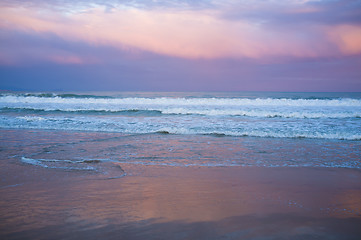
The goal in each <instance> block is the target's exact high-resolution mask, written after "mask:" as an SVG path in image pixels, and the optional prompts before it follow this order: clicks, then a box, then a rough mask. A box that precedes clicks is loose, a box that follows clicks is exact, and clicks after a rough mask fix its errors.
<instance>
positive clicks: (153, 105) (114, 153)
mask: <svg viewBox="0 0 361 240" xmlns="http://www.w3.org/2000/svg"><path fill="white" fill-rule="evenodd" d="M0 128H1V129H3V130H6V129H22V130H24V131H26V130H32V131H44V130H46V132H47V137H45V138H49V139H51V138H52V137H51V136H55V135H59V134H60V135H61V134H64V133H73V134H70V136H73V137H68V138H62V141H59V142H58V143H54V144H52V145H49V146H47V148H46V150H44V149H43V150H41V151H40V150H37V151H28V152H27V151H22V153H21V154H20V155H19V154H15V155H16V156H17V157H18V159H19V161H22V162H23V163H24V164H30V165H36V166H40V167H47V168H58V169H62V168H67V169H78V170H79V169H83V170H84V171H92V170H94V169H95V170H97V169H98V168H99V167H98V166H102V167H101V168H102V169H103V168H106V166H107V165H106V164H109V162H113V163H114V162H116V163H122V162H123V163H125V162H126V163H133V164H144V165H171V166H262V167H330V168H334V167H343V168H354V169H360V168H361V160H360V156H361V150H360V149H361V93H276V92H235V93H198V92H191V93H179V92H177V93H164V92H162V93H155V92H152V93H145V92H135V93H129V92H112V93H104V92H97V93H2V94H1V95H0ZM3 134H4V133H3ZM67 136H68V135H67ZM75 136H78V137H75ZM79 136H81V137H79ZM29 137H30V138H31V136H30V135H29ZM27 141H28V142H29V144H30V142H32V144H33V143H34V141H33V140H31V139H24V144H25V142H27ZM36 141H40V140H39V139H38V140H36ZM36 141H35V142H36ZM3 145H5V147H8V146H6V144H5V143H4V142H3ZM96 164H97V165H96ZM85 165H86V166H85ZM103 165H104V166H105V167H104V166H103ZM94 166H97V167H96V168H94Z"/></svg>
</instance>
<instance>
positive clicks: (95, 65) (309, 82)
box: [0, 0, 361, 92]
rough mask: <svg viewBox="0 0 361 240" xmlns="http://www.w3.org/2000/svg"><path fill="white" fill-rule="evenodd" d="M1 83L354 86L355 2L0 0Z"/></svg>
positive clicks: (107, 87) (17, 86)
mask: <svg viewBox="0 0 361 240" xmlns="http://www.w3.org/2000/svg"><path fill="white" fill-rule="evenodd" d="M0 90H20V91H301V92H302V91H311V92H320V91H321V92H328V91H330V92H339V91H346V92H349V91H351V92H352V91H359V92H361V1H360V0H343V1H339V0H282V1H277V0H263V1H260V0H253V1H251V0H222V1H221V0H199V1H191V0H183V1H182V0H174V1H164V0H149V1H145V0H110V1H100V0H0Z"/></svg>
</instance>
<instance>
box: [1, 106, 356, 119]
mask: <svg viewBox="0 0 361 240" xmlns="http://www.w3.org/2000/svg"><path fill="white" fill-rule="evenodd" d="M0 112H24V113H29V114H31V113H41V112H48V113H51V112H52V113H76V114H104V115H110V114H119V115H144V116H155V115H161V114H164V115H204V116H243V117H259V118H361V110H360V111H346V112H341V111H340V112H327V111H322V110H318V111H305V110H302V109H301V110H299V111H283V112H282V111H277V110H273V111H271V110H256V109H250V110H238V109H208V110H207V109H204V110H202V109H191V108H190V109H187V108H164V109H162V108H161V107H159V108H157V109H142V108H140V109H134V108H131V109H119V110H116V109H110V108H109V109H87V108H82V107H81V106H78V107H77V108H75V107H73V108H62V109H61V108H51V107H38V108H33V107H3V108H0Z"/></svg>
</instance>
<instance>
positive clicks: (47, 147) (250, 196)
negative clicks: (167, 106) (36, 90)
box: [0, 129, 361, 239]
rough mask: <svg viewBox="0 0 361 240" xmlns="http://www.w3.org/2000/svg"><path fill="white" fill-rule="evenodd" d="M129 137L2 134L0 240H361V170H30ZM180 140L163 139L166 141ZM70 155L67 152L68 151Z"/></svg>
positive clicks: (126, 165)
mask: <svg viewBox="0 0 361 240" xmlns="http://www.w3.org/2000/svg"><path fill="white" fill-rule="evenodd" d="M124 137H126V136H123V135H121V134H119V135H117V134H109V133H96V134H95V133H84V132H69V131H66V132H64V131H49V130H45V131H44V130H13V129H8V130H6V129H3V130H1V138H2V139H1V152H0V154H1V186H0V196H1V197H0V203H1V204H0V206H1V217H0V222H1V226H0V236H1V238H2V239H84V238H88V239H99V238H102V239H358V238H359V236H360V234H361V230H360V228H359V226H360V223H361V200H360V199H361V173H360V170H359V169H352V168H326V167H287V166H286V167H269V166H268V167H264V166H263V167H262V166H206V165H203V166H202V165H201V164H200V165H198V166H191V165H189V166H188V165H182V166H181V165H180V164H175V165H169V164H163V165H161V164H139V163H130V162H129V161H127V162H113V163H111V164H112V166H111V167H110V166H108V165H105V164H108V163H102V162H100V161H87V162H82V163H68V164H71V166H72V168H71V166H69V165H66V167H65V165H58V163H57V162H49V161H48V162H42V164H39V162H38V164H34V162H31V163H29V162H27V161H26V160H27V159H30V158H31V157H32V156H33V158H34V159H35V155H36V154H38V155H39V153H41V154H40V155H39V156H36V159H45V155H49V157H48V158H47V159H53V158H55V156H57V158H61V155H62V154H61V152H68V151H69V149H73V152H72V155H73V156H77V157H78V158H79V159H80V158H81V154H85V155H89V152H90V153H91V152H92V151H93V150H94V149H95V150H96V151H98V150H99V149H102V148H104V146H108V147H114V144H115V142H116V143H118V144H119V143H120V142H121V141H120V139H122V138H124ZM128 137H129V136H128ZM175 137H176V138H179V136H172V135H169V134H166V135H164V134H157V135H156V138H157V139H158V141H159V139H163V141H164V142H171V141H174V138H175ZM207 137H208V138H209V136H207ZM137 138H138V139H139V141H141V142H142V141H144V136H143V137H141V136H138V137H137ZM183 138H184V137H183ZM212 138H213V139H215V141H217V142H220V143H221V142H222V141H224V142H227V139H226V138H224V137H214V136H212ZM186 139H188V140H192V141H194V139H192V137H190V136H187V137H186V138H184V139H183V140H186ZM197 139H198V141H199V142H202V141H205V142H207V143H208V142H209V139H203V140H202V139H200V138H199V137H198V136H197ZM178 140H179V139H178ZM255 141H257V139H256V140H255ZM75 143H78V144H79V143H81V147H80V146H79V147H76V145H77V144H75ZM173 143H174V142H173ZM259 143H262V141H259ZM122 144H123V145H122V146H123V147H126V144H124V143H122ZM262 144H264V142H263V143H262ZM355 144H358V142H355ZM55 146H56V148H57V151H55V149H54V148H55ZM220 146H222V144H220ZM303 146H307V144H305V145H303ZM64 147H68V148H69V149H63V150H64V151H61V150H62V148H64ZM97 147H98V148H97ZM128 147H129V146H128ZM299 147H302V146H301V145H299ZM79 149H83V150H82V151H81V150H79ZM65 150H66V151H65ZM186 150H188V151H189V149H186ZM155 151H158V150H157V149H155ZM107 152H109V151H107ZM148 154H149V156H148V157H151V156H152V157H153V158H155V156H154V154H155V153H154V152H152V153H150V152H149V153H148ZM160 155H161V154H160ZM24 156H25V157H26V158H25V160H24ZM63 156H65V158H66V154H64V155H63ZM45 164H47V165H46V167H45V166H44V165H45ZM52 164H53V165H52ZM61 164H63V163H61ZM81 164H84V165H87V166H86V167H84V166H82V165H81ZM99 164H103V165H102V166H100V167H99V166H97V165H99ZM80 166H82V168H80ZM91 167H97V168H96V169H97V171H92V169H91ZM114 167H116V169H115V168H114ZM86 169H88V170H89V171H88V170H86Z"/></svg>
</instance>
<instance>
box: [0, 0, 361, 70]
mask: <svg viewBox="0 0 361 240" xmlns="http://www.w3.org/2000/svg"><path fill="white" fill-rule="evenodd" d="M301 10H302V9H301ZM306 10H307V11H311V10H312V11H313V10H314V9H311V10H310V9H306ZM306 10H302V11H306ZM295 11H296V10H295ZM0 13H1V14H0V22H1V23H0V28H7V29H17V30H22V31H28V30H31V31H36V32H39V33H45V32H50V33H54V34H56V35H58V36H59V37H61V38H63V39H65V40H68V41H84V42H86V43H88V44H94V45H104V46H112V47H116V48H119V49H122V50H127V49H129V50H130V49H140V50H145V51H150V52H154V53H157V54H163V55H169V56H176V57H181V58H206V59H214V58H253V59H264V58H267V57H271V58H272V57H284V56H286V57H311V58H312V57H325V56H334V55H338V54H359V53H361V44H360V42H361V31H360V29H361V28H360V27H355V26H349V25H343V26H336V27H335V28H332V27H325V26H322V25H315V26H312V27H309V26H307V27H306V26H303V27H302V26H301V27H298V28H297V29H294V28H277V27H274V28H271V27H270V26H268V25H264V24H260V23H254V22H250V21H249V20H248V21H246V20H227V19H224V18H220V17H219V12H218V11H216V10H199V11H190V10H189V11H175V10H173V11H172V10H167V11H165V10H160V9H157V10H145V9H135V8H124V9H114V10H112V12H111V13H109V12H105V11H104V10H103V9H102V8H96V7H95V8H91V9H89V10H88V11H85V12H81V13H73V14H64V13H58V12H55V11H52V10H47V11H39V9H34V8H32V9H30V8H28V9H25V8H10V7H8V8H2V9H1V10H0ZM53 60H54V58H53ZM54 61H57V62H63V63H73V64H80V63H82V60H81V59H80V58H76V57H61V58H58V59H57V60H54Z"/></svg>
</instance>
